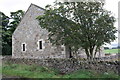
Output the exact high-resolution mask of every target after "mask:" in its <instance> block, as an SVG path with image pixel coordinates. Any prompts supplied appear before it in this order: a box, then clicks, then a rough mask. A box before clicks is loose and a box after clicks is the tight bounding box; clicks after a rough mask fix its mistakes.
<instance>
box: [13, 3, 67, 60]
mask: <svg viewBox="0 0 120 80" xmlns="http://www.w3.org/2000/svg"><path fill="white" fill-rule="evenodd" d="M43 14H44V9H41V8H40V7H38V6H36V5H34V4H31V5H30V7H29V8H28V10H27V12H26V13H25V15H24V17H23V19H22V20H21V22H20V24H19V25H18V27H17V29H16V30H15V32H14V33H13V35H12V56H13V57H14V58H39V59H45V58H64V57H65V48H64V46H53V45H52V44H51V43H50V41H49V40H48V31H47V30H45V29H42V28H41V27H40V25H39V23H38V21H37V19H36V18H37V17H38V16H39V15H43ZM39 40H42V43H43V45H42V47H43V49H41V50H40V49H39V48H38V47H39V46H38V41H39ZM23 43H24V44H25V45H26V46H25V48H26V51H23V50H22V46H23V45H22V44H23Z"/></svg>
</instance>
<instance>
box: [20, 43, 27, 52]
mask: <svg viewBox="0 0 120 80" xmlns="http://www.w3.org/2000/svg"><path fill="white" fill-rule="evenodd" d="M23 45H25V51H23V50H24V49H23ZM26 46H27V44H26V43H25V42H24V43H22V45H21V48H22V49H21V51H22V52H26V51H27V48H26Z"/></svg>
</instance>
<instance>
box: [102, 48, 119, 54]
mask: <svg viewBox="0 0 120 80" xmlns="http://www.w3.org/2000/svg"><path fill="white" fill-rule="evenodd" d="M104 52H105V53H108V54H109V53H110V54H113V53H120V49H107V50H104Z"/></svg>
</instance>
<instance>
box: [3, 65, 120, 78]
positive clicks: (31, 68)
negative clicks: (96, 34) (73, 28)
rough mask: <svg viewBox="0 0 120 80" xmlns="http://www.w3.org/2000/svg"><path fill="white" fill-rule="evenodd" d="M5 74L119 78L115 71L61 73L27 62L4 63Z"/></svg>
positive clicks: (43, 76) (26, 76)
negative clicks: (27, 63)
mask: <svg viewBox="0 0 120 80" xmlns="http://www.w3.org/2000/svg"><path fill="white" fill-rule="evenodd" d="M2 73H3V75H6V76H17V77H23V78H117V77H118V76H117V75H116V74H114V73H111V72H110V73H104V74H98V73H96V72H95V71H88V70H79V71H77V72H73V73H70V74H60V72H59V71H58V70H56V69H51V68H47V67H39V66H36V65H25V64H4V66H3V68H2Z"/></svg>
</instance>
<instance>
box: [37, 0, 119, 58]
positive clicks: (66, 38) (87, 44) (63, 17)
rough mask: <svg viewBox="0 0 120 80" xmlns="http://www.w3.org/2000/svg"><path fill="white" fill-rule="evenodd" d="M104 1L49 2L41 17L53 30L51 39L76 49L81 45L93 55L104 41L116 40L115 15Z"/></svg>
mask: <svg viewBox="0 0 120 80" xmlns="http://www.w3.org/2000/svg"><path fill="white" fill-rule="evenodd" d="M103 6H104V3H100V2H64V3H57V4H55V5H54V6H51V5H47V6H46V10H45V13H44V15H42V16H41V15H40V16H38V17H37V19H38V21H39V24H40V25H41V27H42V28H45V29H47V30H48V31H49V40H50V41H51V42H52V43H53V44H55V45H65V46H67V47H69V51H70V53H71V51H72V52H76V51H77V50H78V49H79V48H80V47H81V48H82V49H84V50H85V52H86V55H87V58H88V59H93V58H94V57H95V55H96V52H97V51H98V50H99V49H100V47H101V46H102V45H103V44H104V43H110V42H111V41H113V40H115V38H116V36H115V33H116V31H117V30H116V28H115V27H114V23H115V21H116V20H115V18H114V16H112V13H111V12H110V11H107V10H105V9H104V8H103Z"/></svg>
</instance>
